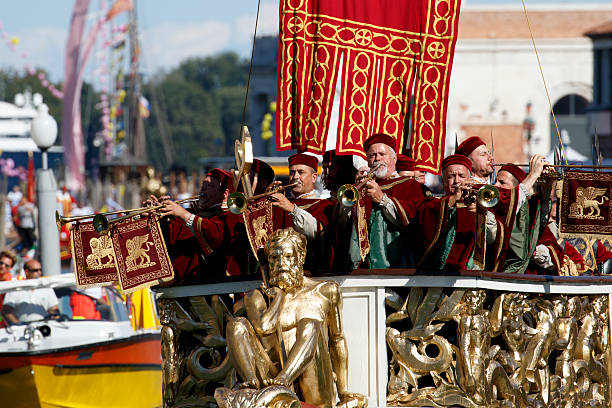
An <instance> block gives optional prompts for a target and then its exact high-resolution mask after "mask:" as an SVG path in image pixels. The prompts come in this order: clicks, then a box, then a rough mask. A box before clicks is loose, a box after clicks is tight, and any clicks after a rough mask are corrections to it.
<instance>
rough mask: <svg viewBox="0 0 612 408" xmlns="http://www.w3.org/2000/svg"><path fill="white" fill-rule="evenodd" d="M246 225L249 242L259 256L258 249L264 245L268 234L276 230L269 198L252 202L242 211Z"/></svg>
mask: <svg viewBox="0 0 612 408" xmlns="http://www.w3.org/2000/svg"><path fill="white" fill-rule="evenodd" d="M242 217H243V219H244V226H245V227H246V231H247V235H248V237H249V244H250V245H251V249H252V250H253V254H254V255H255V258H257V257H258V256H257V250H259V249H261V248H263V247H264V245H265V243H266V241H267V240H268V236H269V235H271V234H272V233H273V232H274V219H273V217H272V202H271V201H270V200H268V199H267V198H263V199H261V200H257V201H255V202H250V203H248V205H247V209H246V210H245V211H244V212H243V213H242Z"/></svg>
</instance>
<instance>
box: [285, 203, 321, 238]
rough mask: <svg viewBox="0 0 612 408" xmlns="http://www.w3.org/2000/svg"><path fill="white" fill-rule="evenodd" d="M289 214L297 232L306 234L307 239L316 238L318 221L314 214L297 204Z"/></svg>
mask: <svg viewBox="0 0 612 408" xmlns="http://www.w3.org/2000/svg"><path fill="white" fill-rule="evenodd" d="M289 215H291V218H292V219H293V226H294V227H295V230H296V231H297V232H299V233H301V234H304V235H305V236H306V238H307V239H314V237H315V235H316V234H317V224H318V223H317V219H316V218H315V217H314V216H313V215H312V214H310V213H309V212H308V211H306V210H304V209H303V208H300V207H298V206H297V205H296V206H294V207H293V211H291V212H290V213H289Z"/></svg>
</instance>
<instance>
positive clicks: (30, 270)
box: [26, 268, 42, 273]
mask: <svg viewBox="0 0 612 408" xmlns="http://www.w3.org/2000/svg"><path fill="white" fill-rule="evenodd" d="M26 271H28V272H32V273H33V272H42V268H38V269H26Z"/></svg>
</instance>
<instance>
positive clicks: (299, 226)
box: [270, 153, 333, 271]
mask: <svg viewBox="0 0 612 408" xmlns="http://www.w3.org/2000/svg"><path fill="white" fill-rule="evenodd" d="M288 162H289V184H291V183H296V184H297V185H296V186H294V187H293V188H292V189H291V194H290V197H289V198H288V197H286V196H285V195H284V194H283V193H276V194H273V195H272V196H270V200H271V201H272V206H273V207H274V208H273V219H274V222H273V224H274V230H277V229H284V228H288V227H293V228H294V229H295V230H296V231H297V232H299V233H301V234H304V235H305V236H306V238H307V240H308V250H307V253H306V256H307V258H306V262H305V266H304V267H305V268H306V269H308V270H310V271H312V270H313V269H316V270H318V269H323V267H324V265H325V263H324V262H321V261H322V259H321V256H320V255H321V254H319V253H318V251H316V248H319V247H320V246H321V241H320V236H319V235H320V233H321V231H322V230H323V228H324V227H325V226H327V225H328V223H329V221H330V219H331V218H332V211H333V202H332V201H330V200H325V199H320V198H319V192H318V191H317V190H316V189H315V183H316V181H317V168H318V167H319V161H318V159H317V158H316V157H315V156H313V155H310V154H305V153H297V154H294V155H292V156H289V159H288Z"/></svg>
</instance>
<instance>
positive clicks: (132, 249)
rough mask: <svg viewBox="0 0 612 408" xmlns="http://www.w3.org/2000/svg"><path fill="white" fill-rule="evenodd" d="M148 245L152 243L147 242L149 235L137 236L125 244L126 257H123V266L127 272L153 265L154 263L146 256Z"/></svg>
mask: <svg viewBox="0 0 612 408" xmlns="http://www.w3.org/2000/svg"><path fill="white" fill-rule="evenodd" d="M149 245H153V243H152V242H149V234H147V235H138V236H135V237H134V238H130V239H128V240H127V241H126V242H125V247H126V248H127V251H128V256H126V257H125V265H126V267H127V271H128V272H130V271H133V270H136V269H141V268H147V267H149V266H153V265H155V262H152V261H151V258H150V257H149V255H148V254H147V252H148V251H149V248H150V247H149ZM145 247H146V248H145Z"/></svg>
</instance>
